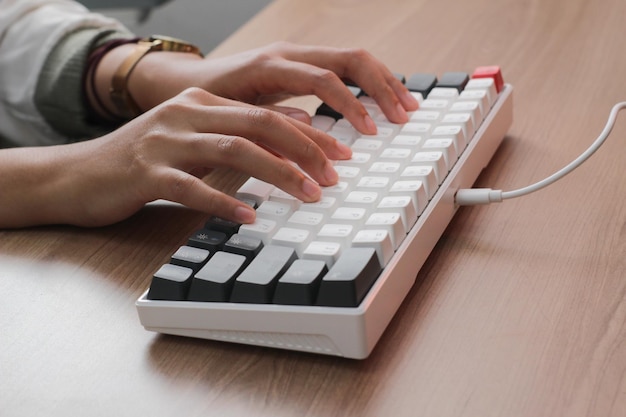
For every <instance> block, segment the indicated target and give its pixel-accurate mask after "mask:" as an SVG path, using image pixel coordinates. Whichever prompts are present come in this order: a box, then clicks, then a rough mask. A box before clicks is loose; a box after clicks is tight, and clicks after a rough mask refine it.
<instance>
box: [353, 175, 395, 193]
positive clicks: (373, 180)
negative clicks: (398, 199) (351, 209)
mask: <svg viewBox="0 0 626 417" xmlns="http://www.w3.org/2000/svg"><path fill="white" fill-rule="evenodd" d="M390 182H391V179H389V177H372V176H364V177H361V179H360V180H359V182H358V183H357V185H356V188H357V189H358V190H360V191H368V190H369V191H377V190H378V191H382V190H386V189H387V187H388V186H389V183H390Z"/></svg>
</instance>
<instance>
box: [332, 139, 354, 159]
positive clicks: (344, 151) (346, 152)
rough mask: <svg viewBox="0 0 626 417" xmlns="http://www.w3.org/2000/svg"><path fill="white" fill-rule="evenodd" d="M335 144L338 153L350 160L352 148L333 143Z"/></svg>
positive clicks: (343, 144)
mask: <svg viewBox="0 0 626 417" xmlns="http://www.w3.org/2000/svg"><path fill="white" fill-rule="evenodd" d="M335 143H336V144H337V148H339V152H340V153H341V155H343V156H344V157H346V158H350V157H351V156H352V148H350V147H349V146H348V145H346V144H345V143H341V142H339V141H337V142H335Z"/></svg>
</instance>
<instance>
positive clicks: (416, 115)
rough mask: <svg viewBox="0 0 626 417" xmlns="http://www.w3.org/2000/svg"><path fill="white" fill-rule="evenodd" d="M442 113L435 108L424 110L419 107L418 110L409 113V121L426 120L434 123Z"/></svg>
mask: <svg viewBox="0 0 626 417" xmlns="http://www.w3.org/2000/svg"><path fill="white" fill-rule="evenodd" d="M441 115H442V113H441V112H440V111H436V110H425V109H422V108H421V107H420V110H416V111H414V112H413V113H411V117H410V122H427V123H435V122H437V121H439V119H441Z"/></svg>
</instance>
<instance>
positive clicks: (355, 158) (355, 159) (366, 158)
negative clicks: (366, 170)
mask: <svg viewBox="0 0 626 417" xmlns="http://www.w3.org/2000/svg"><path fill="white" fill-rule="evenodd" d="M371 161H372V154H371V153H367V152H352V158H350V159H345V160H341V161H340V163H341V165H343V166H354V167H358V168H363V167H364V166H369V164H370V163H371Z"/></svg>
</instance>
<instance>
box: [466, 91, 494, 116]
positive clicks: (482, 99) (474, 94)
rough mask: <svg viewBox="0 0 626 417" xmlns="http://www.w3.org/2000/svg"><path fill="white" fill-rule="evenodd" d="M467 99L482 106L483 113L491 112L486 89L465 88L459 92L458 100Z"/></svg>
mask: <svg viewBox="0 0 626 417" xmlns="http://www.w3.org/2000/svg"><path fill="white" fill-rule="evenodd" d="M465 100H470V101H476V102H477V103H478V105H479V106H480V111H481V113H482V114H487V113H489V109H491V105H490V103H489V96H487V92H486V91H485V90H463V91H461V94H459V98H458V101H465Z"/></svg>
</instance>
